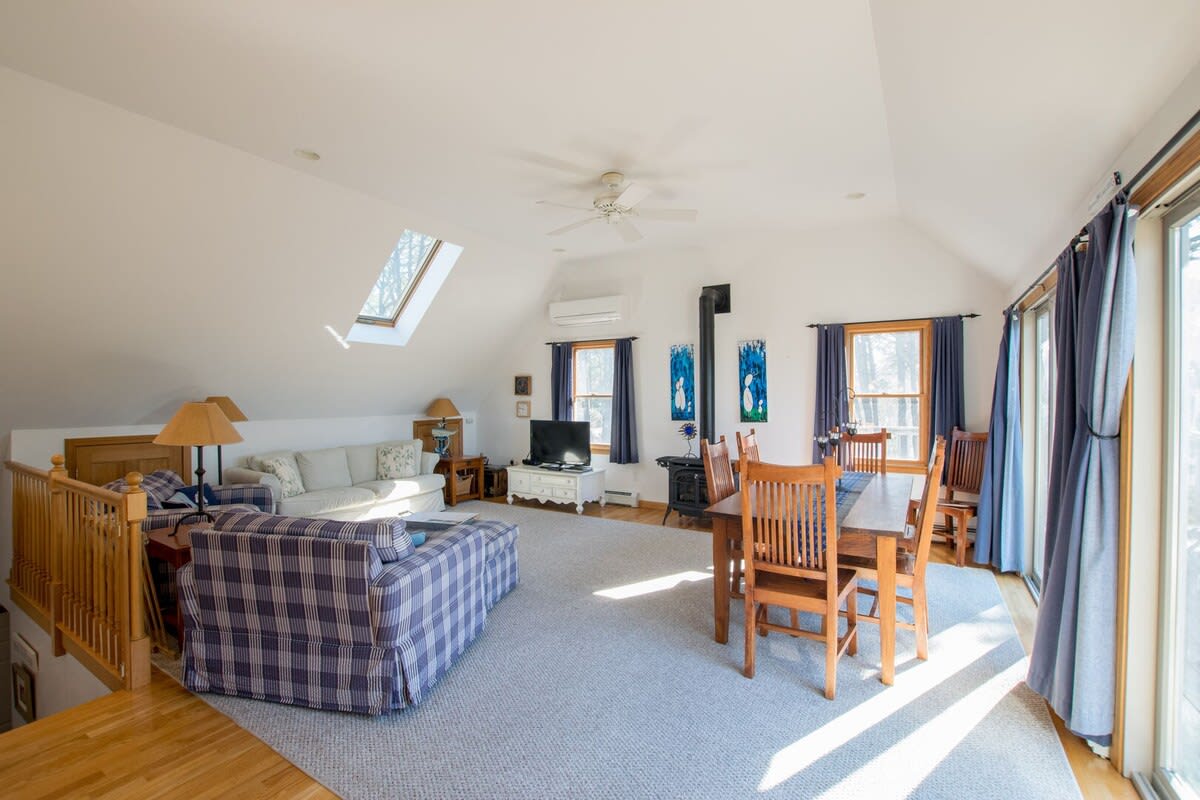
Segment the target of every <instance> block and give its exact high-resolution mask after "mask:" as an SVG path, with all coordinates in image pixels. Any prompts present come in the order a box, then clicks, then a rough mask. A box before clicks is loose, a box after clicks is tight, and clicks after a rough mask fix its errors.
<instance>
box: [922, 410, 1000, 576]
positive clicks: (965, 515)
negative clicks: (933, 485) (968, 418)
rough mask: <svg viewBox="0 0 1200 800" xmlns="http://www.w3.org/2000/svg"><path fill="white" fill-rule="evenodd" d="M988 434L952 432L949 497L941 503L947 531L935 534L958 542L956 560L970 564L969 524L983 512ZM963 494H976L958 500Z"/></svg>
mask: <svg viewBox="0 0 1200 800" xmlns="http://www.w3.org/2000/svg"><path fill="white" fill-rule="evenodd" d="M987 439H988V435H987V433H971V432H970V431H960V430H959V429H958V428H955V429H954V430H953V431H951V433H950V465H949V467H947V469H946V497H945V498H944V499H942V500H941V501H939V502H938V504H937V513H939V514H944V515H945V518H946V533H945V535H942V534H940V533H938V532H935V533H934V536H936V537H937V538H939V539H941V540H944V541H947V542H953V543H954V563H955V564H957V565H958V566H960V567H962V566H965V565H966V563H967V535H968V534H967V523H968V522H970V521H971V518H972V517H974V516H976V515H977V514H978V513H979V489H980V486H981V485H982V483H983V452H984V450H985V449H987ZM956 492H957V493H958V494H959V495H963V494H969V495H974V498H973V499H966V500H962V499H959V500H956V499H955V497H954V495H955V493H956Z"/></svg>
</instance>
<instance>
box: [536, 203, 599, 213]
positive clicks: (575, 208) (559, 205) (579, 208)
mask: <svg viewBox="0 0 1200 800" xmlns="http://www.w3.org/2000/svg"><path fill="white" fill-rule="evenodd" d="M534 205H539V206H553V207H554V208H569V209H572V210H573V211H594V210H595V209H594V208H592V207H591V206H569V205H567V204H566V203H556V202H554V201H553V200H538V201H537V202H536V203H535V204H534Z"/></svg>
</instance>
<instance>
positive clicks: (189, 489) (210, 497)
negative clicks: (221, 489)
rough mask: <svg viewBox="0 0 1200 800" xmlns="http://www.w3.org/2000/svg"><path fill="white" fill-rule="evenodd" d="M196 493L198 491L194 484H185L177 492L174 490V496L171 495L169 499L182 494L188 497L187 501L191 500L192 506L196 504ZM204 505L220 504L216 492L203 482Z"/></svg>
mask: <svg viewBox="0 0 1200 800" xmlns="http://www.w3.org/2000/svg"><path fill="white" fill-rule="evenodd" d="M197 493H198V489H197V488H196V487H195V486H185V487H183V488H182V489H180V490H179V491H178V492H176V493H175V495H174V497H172V498H171V499H172V500H174V499H175V497H178V496H179V495H183V496H184V497H186V498H187V499H188V501H190V502H191V504H192V507H195V506H196V505H197V502H196V495H197ZM204 505H206V506H215V505H220V501H219V500H217V493H216V492H214V491H213V488H212V487H211V486H209V485H208V484H207V483H206V484H204Z"/></svg>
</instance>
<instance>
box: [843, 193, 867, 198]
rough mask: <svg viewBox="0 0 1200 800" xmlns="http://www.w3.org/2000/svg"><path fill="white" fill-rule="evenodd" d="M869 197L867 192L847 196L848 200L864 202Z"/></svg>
mask: <svg viewBox="0 0 1200 800" xmlns="http://www.w3.org/2000/svg"><path fill="white" fill-rule="evenodd" d="M866 196H867V193H866V192H850V193H849V194H847V195H846V199H847V200H862V199H863V198H864V197H866Z"/></svg>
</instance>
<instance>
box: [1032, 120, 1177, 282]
mask: <svg viewBox="0 0 1200 800" xmlns="http://www.w3.org/2000/svg"><path fill="white" fill-rule="evenodd" d="M1198 126H1200V111H1197V112H1196V113H1195V114H1192V116H1191V119H1189V120H1188V121H1187V122H1185V123H1183V127H1182V128H1180V129H1179V130H1177V131H1175V135H1174V136H1172V137H1171V138H1170V139H1168V140H1167V143H1166V144H1164V145H1163V146H1162V147H1160V148H1158V152H1157V153H1155V154H1154V155H1153V156H1151V157H1150V160H1149V161H1147V162H1146V163H1145V165H1144V166H1143V167H1142V168H1141V169H1140V170H1138V173H1137V174H1136V175H1134V176H1133V180H1131V181H1129V182H1128V183H1126V182H1124V181H1122V179H1121V173H1119V172H1114V173H1113V181H1114V183H1116V185H1117V186H1118V187H1120V186H1124V187H1125V188H1126V189H1127V190H1129V191H1130V192H1132V191H1133V189H1134V188H1135V187H1136V186H1137V185H1138V184H1139V183H1141V182H1142V180H1143V179H1145V177H1146V176H1147V175H1149V174H1150V173H1151V172H1153V171H1154V170H1155V168H1157V167H1158V165H1159V163H1160V162H1161V161H1162V160H1163V159H1165V158H1166V157H1167V154H1168V153H1170V152H1171V151H1172V150H1174V149H1175V148H1176V147H1177V146H1178V145H1179V143H1180V142H1182V141H1183V140H1184V139H1186V138H1187V137H1188V136H1189V135H1190V134H1191V133H1192V130H1193V129H1195V128H1196V127H1198ZM1086 231H1087V228H1086V227H1085V228H1084V229H1083V230H1081V231H1080V232H1079V234H1078V235H1077V236H1076V237H1075V238H1074V239H1072V240H1071V244H1070V245H1069V246H1070V247H1074V246H1075V245H1077V244H1079V241H1080V240H1081V239H1083V238H1086ZM1055 265H1056V264H1055V262H1051V263H1050V266H1048V267H1046V269H1045V270H1044V271H1043V272H1042V274H1041V275H1038V276H1037V277H1036V278H1034V279H1033V283H1031V284H1029V286H1027V287H1025V291H1023V292H1021V293H1020V294H1019V295H1017V299H1016V302H1015V303H1014V304H1013V305H1016V303H1020V302H1021V299H1022V298H1023V297H1025V295H1027V294H1029V293H1030V292H1032V291H1033V290H1034V289H1036V288H1037V287H1038V286H1040V285H1041V283H1042V281H1044V280H1046V278H1047V276H1049V275H1050V273H1051V272H1053V271H1054V268H1055Z"/></svg>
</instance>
